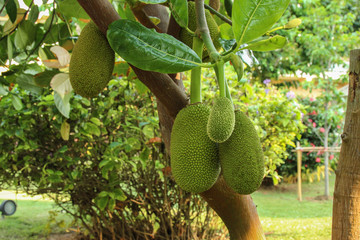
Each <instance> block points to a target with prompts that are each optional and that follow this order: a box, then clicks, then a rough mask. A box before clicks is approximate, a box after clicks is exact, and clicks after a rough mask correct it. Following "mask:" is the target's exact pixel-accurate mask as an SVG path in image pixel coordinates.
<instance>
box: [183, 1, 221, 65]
mask: <svg viewBox="0 0 360 240" xmlns="http://www.w3.org/2000/svg"><path fill="white" fill-rule="evenodd" d="M188 15H189V21H188V28H189V29H190V30H191V31H195V30H196V13H195V3H194V2H188ZM205 17H206V22H207V25H208V28H209V31H210V37H211V39H212V40H213V43H214V46H215V48H216V49H217V50H220V48H221V44H220V41H219V37H220V30H219V27H218V25H217V23H216V21H215V19H214V18H213V16H212V15H211V13H210V12H209V10H205ZM180 41H182V42H183V43H185V44H186V45H188V46H189V47H190V48H192V44H193V36H192V35H191V34H190V33H189V32H188V31H187V30H186V29H181V30H180ZM202 58H203V60H204V61H207V60H208V59H209V54H208V52H207V50H206V48H205V46H204V51H203V55H202Z"/></svg>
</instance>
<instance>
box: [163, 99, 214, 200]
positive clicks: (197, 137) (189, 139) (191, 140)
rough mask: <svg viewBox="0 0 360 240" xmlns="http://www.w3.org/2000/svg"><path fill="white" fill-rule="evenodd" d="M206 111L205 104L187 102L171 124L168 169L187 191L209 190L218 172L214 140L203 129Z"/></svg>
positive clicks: (207, 108)
mask: <svg viewBox="0 0 360 240" xmlns="http://www.w3.org/2000/svg"><path fill="white" fill-rule="evenodd" d="M209 114H210V109H209V107H208V106H206V105H203V104H194V105H189V106H187V107H185V108H183V109H182V110H181V111H180V112H179V113H178V115H177V116H176V119H175V122H174V125H173V128H172V132H171V141H170V152H171V163H170V164H171V170H172V174H173V176H174V179H175V181H176V183H177V184H178V185H179V186H180V187H181V188H182V189H184V190H185V191H188V192H193V193H200V192H204V191H206V190H208V189H209V188H211V187H212V185H213V184H214V183H215V182H216V180H217V178H218V176H219V174H220V162H219V156H218V149H217V146H216V143H214V142H213V141H211V140H210V139H209V137H208V135H207V133H206V124H207V121H208V118H209Z"/></svg>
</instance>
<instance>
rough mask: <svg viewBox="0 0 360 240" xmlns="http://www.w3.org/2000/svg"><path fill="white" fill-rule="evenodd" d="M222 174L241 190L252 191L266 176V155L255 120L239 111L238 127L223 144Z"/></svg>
mask: <svg viewBox="0 0 360 240" xmlns="http://www.w3.org/2000/svg"><path fill="white" fill-rule="evenodd" d="M219 157H220V164H221V169H222V174H223V176H224V179H225V181H226V183H227V184H228V185H229V186H230V187H231V188H232V189H233V190H234V191H235V192H237V193H240V194H251V193H253V192H254V191H256V190H257V189H258V188H259V187H260V184H261V182H262V180H263V177H264V156H263V152H262V149H261V143H260V139H259V137H258V135H257V132H256V130H255V127H254V125H253V123H252V122H251V120H250V119H249V118H248V117H247V116H246V115H245V114H244V113H243V112H241V111H236V112H235V128H234V131H233V133H232V135H231V136H230V138H229V139H228V140H227V141H225V142H224V143H220V144H219Z"/></svg>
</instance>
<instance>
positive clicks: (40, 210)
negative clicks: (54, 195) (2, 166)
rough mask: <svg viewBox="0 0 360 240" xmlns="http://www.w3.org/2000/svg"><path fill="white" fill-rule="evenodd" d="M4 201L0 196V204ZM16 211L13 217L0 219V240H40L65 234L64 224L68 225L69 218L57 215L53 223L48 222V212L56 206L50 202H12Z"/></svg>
mask: <svg viewBox="0 0 360 240" xmlns="http://www.w3.org/2000/svg"><path fill="white" fill-rule="evenodd" d="M4 199H12V200H14V198H3V196H1V199H0V202H2V201H3V200H4ZM14 201H15V202H16V204H17V210H16V212H15V214H14V215H12V216H6V217H5V218H4V219H1V217H0V239H1V240H10V239H11V240H42V239H46V236H47V235H48V234H49V233H50V232H51V233H59V232H65V230H66V224H58V223H61V222H62V221H64V223H70V222H71V218H70V217H68V216H66V215H63V214H61V215H59V216H57V217H56V218H55V222H54V221H49V220H50V214H49V211H53V210H54V209H55V208H56V206H55V205H54V203H53V202H51V201H44V200H14Z"/></svg>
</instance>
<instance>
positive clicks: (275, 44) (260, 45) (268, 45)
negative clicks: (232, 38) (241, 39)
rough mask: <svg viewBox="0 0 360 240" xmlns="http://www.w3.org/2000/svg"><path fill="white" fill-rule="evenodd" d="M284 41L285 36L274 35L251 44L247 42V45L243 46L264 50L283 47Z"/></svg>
mask: <svg viewBox="0 0 360 240" xmlns="http://www.w3.org/2000/svg"><path fill="white" fill-rule="evenodd" d="M286 43H287V39H286V37H283V36H279V35H276V36H274V37H271V38H268V39H265V40H261V41H258V42H255V43H253V44H249V46H247V47H245V48H246V49H250V50H252V51H259V52H265V51H272V50H276V49H280V48H283V47H284V46H285V45H286Z"/></svg>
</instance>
